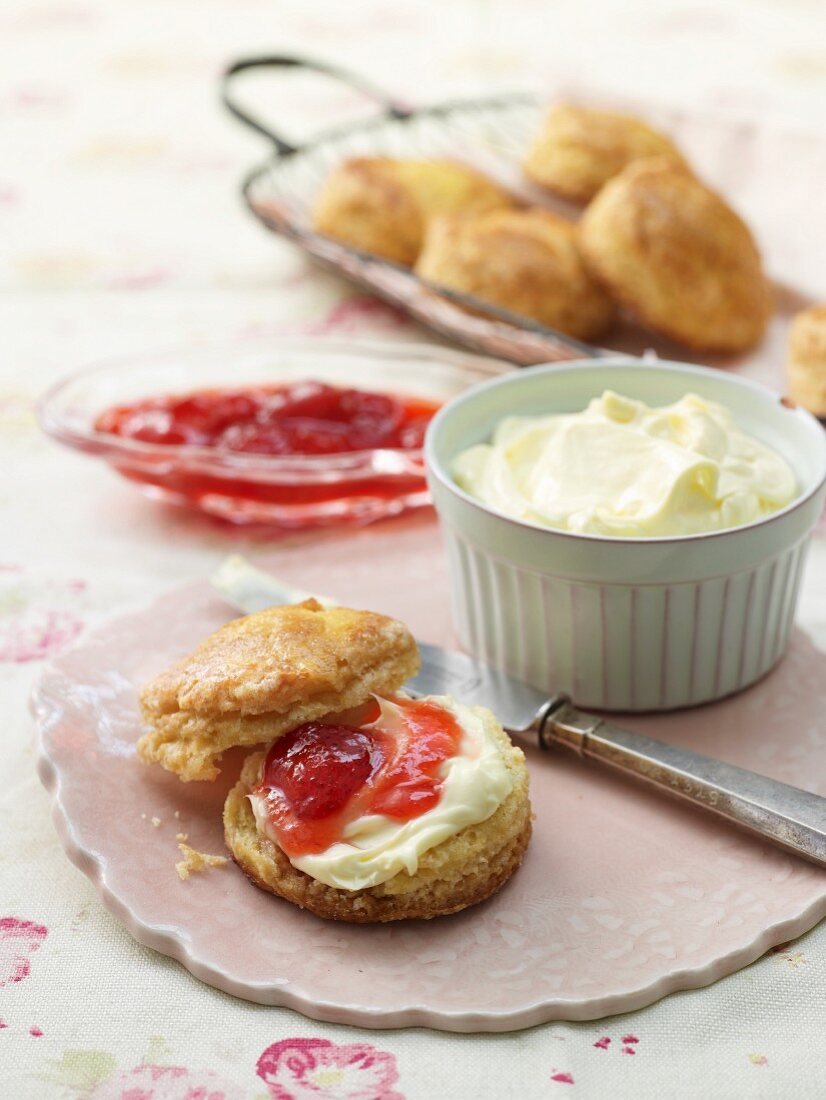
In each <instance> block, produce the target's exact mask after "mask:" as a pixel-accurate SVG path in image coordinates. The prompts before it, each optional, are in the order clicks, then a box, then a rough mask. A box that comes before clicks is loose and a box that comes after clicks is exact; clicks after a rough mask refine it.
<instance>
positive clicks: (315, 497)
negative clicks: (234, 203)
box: [38, 337, 510, 529]
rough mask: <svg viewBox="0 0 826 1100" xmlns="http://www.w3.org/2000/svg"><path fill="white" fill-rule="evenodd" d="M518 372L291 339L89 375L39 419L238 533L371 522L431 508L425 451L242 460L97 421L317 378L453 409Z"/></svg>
mask: <svg viewBox="0 0 826 1100" xmlns="http://www.w3.org/2000/svg"><path fill="white" fill-rule="evenodd" d="M509 369H510V368H509V367H508V365H507V364H504V363H499V362H497V361H496V360H492V359H483V358H481V357H479V356H474V355H469V354H465V353H462V352H456V351H449V350H447V349H442V348H437V347H428V346H426V345H416V344H391V343H384V342H370V343H368V342H359V341H340V340H320V339H311V338H306V339H302V338H286V337H285V338H284V339H279V340H268V341H266V342H254V343H253V342H250V343H244V344H242V345H235V346H233V347H228V348H216V349H209V350H201V349H198V350H192V349H187V350H181V351H177V352H169V353H167V354H164V355H159V356H156V357H153V358H151V359H139V360H120V361H118V362H113V363H109V364H105V365H102V366H99V367H94V368H92V369H89V370H84V371H81V372H80V373H78V374H74V375H72V376H71V377H69V378H67V379H65V380H64V381H62V382H59V383H58V384H57V385H56V386H54V387H53V388H52V389H51V390H49V391H48V392H47V393H46V394H45V396H44V397H43V398H42V400H41V401H40V403H39V406H38V417H39V420H40V425H41V427H42V428H43V430H44V431H45V432H46V433H47V434H48V435H50V436H52V437H53V438H54V439H57V440H58V441H59V442H61V443H64V444H66V445H67V446H70V447H74V448H75V449H76V450H79V451H83V452H85V453H87V454H93V455H97V456H99V457H100V458H102V459H104V461H106V462H108V463H109V465H110V466H112V467H113V468H114V469H115V470H117V471H118V473H119V474H121V475H122V476H123V477H125V478H128V479H129V480H130V481H132V482H134V483H135V484H137V485H138V486H139V488H141V489H142V490H143V492H144V493H146V494H147V495H148V496H150V497H152V498H154V499H156V500H162V501H165V502H167V503H172V504H177V505H181V506H183V507H186V508H191V509H195V510H198V511H201V512H206V513H207V514H209V515H211V516H215V517H218V518H220V519H222V520H226V521H227V522H229V523H232V524H256V525H265V526H271V527H275V528H285V529H302V528H308V527H321V526H331V525H336V524H364V523H370V522H372V521H374V520H377V519H382V518H384V517H386V516H392V515H398V514H400V513H401V512H404V511H408V510H410V509H413V508H421V507H423V506H425V505H429V503H430V496H429V494H428V491H427V488H426V485H425V480H424V463H423V458H422V453H421V450H410V451H399V450H389V449H373V450H363V451H353V452H349V453H346V454H334V455H309V456H292V455H291V456H283V455H261V454H245V453H234V452H227V451H217V450H215V449H212V448H209V447H199V446H192V445H169V444H155V443H145V442H141V441H138V440H134V439H127V438H123V437H121V436H117V435H112V434H109V433H106V432H100V431H96V430H95V427H94V424H95V420H96V418H97V416H98V415H99V414H100V413H101V412H102V411H103V410H104V409H106V408H108V407H110V406H112V405H121V404H126V403H131V402H134V401H139V400H141V399H144V398H148V397H155V396H159V395H164V394H186V393H190V392H192V391H194V390H201V389H229V388H237V387H245V386H255V385H269V386H272V385H280V384H287V383H290V382H297V381H302V380H308V379H313V380H316V381H320V382H328V383H331V384H333V385H338V386H352V387H356V388H360V389H365V390H375V391H383V392H389V393H397V394H402V395H409V396H411V397H422V398H427V399H430V400H433V401H437V402H444V401H447V400H448V399H449V398H451V397H453V396H454V395H455V394H457V393H460V392H461V391H462V390H464V389H466V388H467V387H468V386H471V385H474V384H475V383H477V382H480V381H483V380H484V379H488V378H492V377H494V376H496V375H498V374H501V373H503V372H505V371H507V370H509Z"/></svg>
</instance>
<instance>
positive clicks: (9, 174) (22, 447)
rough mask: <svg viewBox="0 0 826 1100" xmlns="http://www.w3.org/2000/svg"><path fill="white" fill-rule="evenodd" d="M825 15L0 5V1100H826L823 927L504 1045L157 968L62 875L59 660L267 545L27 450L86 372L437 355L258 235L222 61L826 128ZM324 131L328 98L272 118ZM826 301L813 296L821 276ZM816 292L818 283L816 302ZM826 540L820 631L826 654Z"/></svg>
mask: <svg viewBox="0 0 826 1100" xmlns="http://www.w3.org/2000/svg"><path fill="white" fill-rule="evenodd" d="M824 42H826V10H824V9H823V8H822V7H821V6H818V5H816V4H804V3H799V4H795V5H791V4H785V3H781V0H774V2H772V0H750V2H739V3H734V2H732V3H730V4H726V5H722V4H711V3H703V2H696V0H693V2H688V3H674V2H670V0H669V2H657V0H649V2H647V3H645V2H641V0H638V2H636V3H631V4H629V3H628V2H627V0H623V2H620V0H593V2H591V3H588V4H584V3H581V2H579V0H558V2H557V3H555V4H553V5H551V4H548V3H546V2H544V0H519V2H516V0H511V2H506V0H475V2H470V0H438V2H437V0H421V2H418V3H417V2H414V0H381V2H379V0H375V2H370V0H364V2H355V0H354V2H352V3H349V4H340V3H335V2H334V0H329V2H327V3H324V2H322V0H279V2H278V3H277V4H276V3H269V4H268V3H265V2H263V0H201V2H200V3H197V4H196V3H192V2H191V0H165V2H163V3H162V2H161V0H144V2H142V3H140V4H134V3H132V4H130V3H126V2H125V0H108V2H104V0H5V3H4V4H3V5H2V7H0V43H2V45H1V46H0V51H1V55H2V59H3V64H2V65H1V66H0V128H1V129H2V133H3V136H4V138H5V139H6V140H5V141H4V142H3V148H4V150H5V155H4V156H3V158H2V159H0V241H2V248H0V291H2V295H1V296H0V332H2V333H3V341H2V366H0V455H1V456H2V469H3V471H4V477H3V479H2V482H0V684H1V685H2V701H3V718H4V721H3V739H2V746H3V748H2V760H3V767H2V773H0V774H2V776H3V782H2V785H0V826H1V829H0V836H1V837H2V845H0V1096H3V1097H8V1098H9V1100H39V1098H41V1097H55V1098H57V1100H64V1098H65V1100H79V1098H94V1100H115V1098H118V1100H185V1098H187V1100H241V1098H245V1100H266V1098H267V1097H274V1098H275V1097H277V1098H279V1100H290V1098H292V1100H299V1098H301V1100H305V1098H310V1097H313V1098H326V1100H332V1098H352V1100H356V1098H360V1100H401V1098H406V1100H424V1098H431V1097H441V1096H448V1097H479V1098H486V1097H487V1098H491V1100H493V1098H497V1100H498V1098H501V1097H510V1096H513V1097H520V1098H533V1097H546V1096H547V1097H551V1096H554V1095H560V1096H565V1095H575V1094H580V1095H584V1096H594V1097H603V1096H611V1097H626V1096H627V1097H635V1098H644V1097H656V1098H660V1097H687V1098H688V1097H691V1098H693V1097H698V1098H699V1097H709V1096H713V1097H717V1096H719V1097H758V1096H765V1097H773V1098H785V1097H788V1098H794V1100H798V1098H806V1097H812V1098H814V1097H819V1096H823V1095H825V1094H826V1055H825V1054H824V1050H823V1036H824V1033H826V928H823V927H821V928H819V929H816V930H815V931H813V932H811V933H810V934H809V935H808V936H805V937H803V938H802V939H801V940H800V941H798V942H796V943H794V944H789V945H785V946H783V947H781V948H778V949H776V950H775V951H773V952H772V953H771V954H769V955H768V956H766V957H765V958H763V959H761V960H760V961H759V962H757V963H755V964H754V965H753V966H751V967H749V968H748V969H746V970H745V971H743V972H741V973H740V974H737V975H734V976H732V977H730V978H728V979H726V980H724V981H721V982H719V983H718V984H717V985H716V986H714V987H712V988H710V989H706V990H698V991H694V992H690V993H684V994H678V995H675V996H672V997H670V998H668V999H667V1000H665V1001H663V1002H661V1003H660V1004H658V1005H655V1006H652V1007H651V1008H648V1009H646V1010H644V1011H641V1012H637V1013H634V1014H633V1015H630V1016H626V1017H620V1018H614V1019H609V1020H605V1021H601V1022H595V1023H588V1024H570V1025H569V1024H552V1025H547V1026H544V1027H539V1028H535V1029H533V1030H531V1031H526V1032H521V1033H515V1034H508V1035H498V1036H457V1035H446V1034H438V1033H435V1032H429V1031H426V1030H409V1031H403V1032H402V1031H386V1032H373V1033H370V1032H367V1031H363V1030H359V1029H353V1028H347V1027H338V1026H330V1025H325V1024H319V1023H315V1022H313V1021H310V1020H306V1019H303V1018H302V1017H300V1016H297V1015H294V1014H292V1013H290V1012H288V1011H285V1010H280V1009H271V1008H263V1007H260V1006H256V1005H251V1004H246V1003H243V1002H240V1001H237V1000H234V999H232V998H231V997H228V996H225V995H222V994H220V993H217V992H215V991H213V990H212V989H209V988H207V987H206V986H204V985H202V984H200V983H199V982H198V981H197V980H196V979H195V978H193V977H191V976H190V975H189V974H188V973H187V972H186V971H184V970H183V969H182V968H181V967H180V966H179V965H178V964H177V963H175V962H173V961H171V960H169V959H167V958H165V957H163V956H160V955H157V954H155V953H154V952H152V951H150V950H148V949H145V948H143V947H141V946H139V945H138V944H136V943H135V942H133V941H132V939H131V938H130V937H129V935H128V934H127V933H126V932H125V931H124V930H123V929H122V928H121V927H120V925H119V924H118V922H117V921H116V920H115V918H114V917H112V916H111V915H110V914H109V913H108V912H106V910H105V909H104V908H103V906H102V904H101V903H100V901H99V900H98V898H97V896H96V895H95V892H94V890H93V888H92V886H91V885H90V884H89V882H88V881H87V880H86V879H85V878H84V877H83V875H82V874H81V873H80V872H79V871H77V870H76V869H74V868H73V867H72V866H71V865H70V864H69V863H68V861H67V860H66V858H65V856H64V855H63V853H62V851H61V849H60V847H59V844H58V841H57V838H56V835H55V832H54V829H53V827H52V824H51V821H50V819H49V800H48V797H47V795H46V793H45V792H44V791H43V790H42V788H41V786H40V784H39V782H38V781H37V779H36V777H35V773H34V757H35V750H34V738H33V731H32V728H31V723H30V719H29V717H28V714H27V697H28V694H29V691H30V689H31V687H32V684H33V682H34V681H35V679H36V677H37V675H38V672H39V669H40V667H41V665H42V662H43V661H44V660H46V659H48V657H49V656H50V655H51V654H53V653H56V652H58V651H60V650H61V649H63V648H64V647H66V646H68V645H70V644H71V643H72V642H73V640H74V639H76V638H78V637H79V636H80V635H81V634H82V633H83V632H84V631H85V630H88V629H89V628H90V627H91V626H93V625H94V624H95V623H96V622H99V621H101V620H102V619H104V618H105V617H107V616H109V615H111V614H112V613H117V612H118V611H120V610H123V609H126V608H128V607H132V606H136V605H139V604H141V603H144V602H146V601H147V600H149V599H150V598H151V597H153V596H155V595H157V594H158V593H159V592H161V591H163V589H164V588H167V587H169V586H170V585H172V584H175V583H178V582H180V581H182V580H185V579H188V578H191V577H193V576H203V575H205V574H207V573H208V572H209V571H211V569H212V568H213V567H214V565H215V564H216V562H217V561H218V560H219V559H220V558H221V556H222V555H223V554H224V553H226V552H227V551H228V550H230V549H235V550H237V549H239V548H240V549H243V550H244V551H245V552H247V553H249V554H250V555H251V556H252V557H253V558H256V557H258V558H260V559H261V560H265V558H266V549H265V546H263V545H262V544H261V543H255V542H247V540H245V539H244V538H243V537H240V536H231V535H229V534H227V533H226V532H223V531H222V530H221V529H220V528H218V527H215V526H212V525H210V524H208V523H207V522H205V521H201V520H199V519H196V518H193V517H188V516H185V515H183V514H178V513H174V512H171V511H167V510H164V509H161V508H159V507H156V506H153V505H152V504H150V503H149V502H146V501H144V500H143V499H142V498H140V497H139V496H138V495H137V494H136V493H134V492H133V491H132V490H131V489H130V488H129V487H127V486H125V485H124V484H122V483H120V482H118V481H117V480H116V479H115V478H114V477H113V476H112V475H110V474H109V473H107V472H105V471H104V470H103V469H100V468H98V467H97V466H96V465H95V464H94V463H92V462H91V461H89V460H86V459H83V458H81V457H78V456H74V455H71V454H68V453H65V452H63V451H61V450H60V449H59V448H58V447H57V446H55V445H53V444H51V443H49V442H47V441H46V440H45V439H44V438H42V436H41V435H40V434H39V432H38V430H37V427H36V424H35V420H34V411H33V407H34V402H35V400H36V398H37V396H38V395H39V394H40V393H41V392H42V391H43V390H44V388H45V387H46V386H47V385H48V384H50V383H51V382H53V381H54V380H55V379H57V378H59V377H60V376H62V375H63V374H64V373H66V372H67V371H69V370H70V369H72V368H74V367H77V366H80V365H83V364H84V363H86V362H89V361H92V360H94V359H100V358H106V357H111V356H117V355H122V354H126V353H128V354H136V353H141V352H150V351H152V350H155V349H163V348H166V347H169V346H173V345H191V346H193V347H194V346H198V345H206V344H210V343H215V342H220V341H224V342H227V341H243V340H246V339H249V338H251V337H255V336H260V335H264V334H268V333H276V332H301V333H319V334H324V333H334V334H347V333H354V332H358V333H361V334H363V333H371V334H374V335H376V336H378V337H383V336H384V337H386V336H392V337H393V338H394V339H414V338H418V339H420V338H421V333H419V332H418V331H417V330H416V329H414V328H413V327H412V326H409V325H408V324H406V322H405V321H404V320H403V319H401V318H400V317H399V316H397V315H396V314H395V313H393V312H392V311H390V310H388V309H386V308H385V307H383V306H381V305H378V304H376V303H374V302H372V301H370V300H367V299H365V298H364V297H362V296H359V295H357V294H354V293H353V292H352V291H351V290H350V289H348V288H347V287H346V286H344V285H343V284H341V283H340V282H338V281H337V280H335V279H334V278H332V277H330V276H325V275H320V274H319V273H318V272H315V271H311V270H310V269H309V268H307V267H306V266H305V264H304V263H303V261H302V260H301V258H300V257H299V256H298V255H296V254H295V253H294V252H293V251H292V250H291V249H290V248H289V247H288V246H286V245H284V244H282V243H280V242H277V241H275V240H273V239H272V238H270V237H269V236H267V235H266V234H265V233H263V232H262V231H261V230H260V228H259V227H258V226H257V225H256V224H254V223H253V221H252V220H251V219H250V218H249V217H248V216H247V215H246V214H245V213H244V212H243V210H242V208H241V205H240V202H239V200H238V198H237V193H236V184H237V180H238V177H239V175H240V173H241V172H242V170H243V169H244V168H245V167H247V166H248V165H249V163H250V162H251V161H252V160H254V159H255V158H256V157H258V156H259V155H261V153H262V148H261V145H260V143H259V142H258V141H257V140H256V139H255V138H254V137H252V136H250V135H248V134H245V133H243V132H241V131H240V130H239V129H238V127H237V126H236V125H235V124H233V123H232V122H231V121H230V120H229V119H228V118H227V117H225V116H224V115H223V114H222V113H221V111H220V110H219V108H218V105H217V101H216V77H217V74H218V73H219V71H220V69H221V67H222V65H223V64H224V63H225V62H226V61H227V60H228V59H231V58H232V57H235V56H239V55H243V54H254V53H260V52H263V51H266V50H290V49H292V50H296V51H301V52H304V53H308V52H309V53H311V54H314V55H318V56H328V57H335V58H337V59H339V60H341V61H343V62H346V63H347V64H349V65H351V66H353V67H355V68H357V69H362V70H364V71H367V72H369V73H370V74H371V75H372V76H373V77H374V78H375V79H376V80H377V81H379V82H381V81H383V82H384V84H385V85H387V86H390V87H392V88H394V89H395V90H396V91H398V92H399V93H400V94H402V95H404V96H407V97H408V98H409V99H411V100H415V99H421V98H423V89H425V88H426V90H427V96H428V97H431V98H435V97H437V96H441V95H446V94H458V93H467V92H470V91H478V90H485V91H490V90H491V88H494V87H496V88H499V87H501V88H514V87H523V86H526V85H528V86H541V85H542V84H543V82H544V83H547V82H549V81H551V80H553V81H555V82H563V83H564V82H565V81H575V82H577V83H578V84H579V85H580V86H582V84H583V82H584V81H585V82H587V84H588V86H590V87H592V88H593V89H594V90H595V91H598V92H600V91H603V92H604V91H613V92H619V93H622V94H626V95H630V96H637V97H655V98H656V99H657V100H658V101H659V102H662V101H663V100H667V101H669V102H673V103H674V104H681V105H686V106H693V105H702V106H704V107H711V108H714V109H717V110H720V111H729V110H732V111H735V112H740V113H745V114H751V115H752V116H753V115H754V114H755V113H759V114H760V115H761V117H763V118H766V119H772V120H774V121H776V122H781V123H782V122H784V121H787V122H790V123H793V125H795V126H798V127H799V126H817V125H822V121H823V118H824V117H826V112H825V111H824V106H825V105H826V51H825V50H824V45H823V44H824ZM273 101H274V102H275V104H276V105H278V106H279V107H280V108H281V110H282V112H283V113H284V114H289V116H290V124H291V125H292V126H296V125H297V124H299V123H300V124H301V125H303V126H306V127H308V128H311V127H312V126H315V125H319V124H320V123H322V122H324V121H326V120H328V119H329V118H330V117H331V116H332V115H333V114H336V115H339V114H341V113H345V114H346V113H347V112H349V111H353V110H357V109H358V107H357V105H356V104H355V103H354V101H353V99H352V97H351V96H349V95H348V94H346V93H342V92H341V91H340V90H337V89H334V88H332V87H331V86H329V85H311V84H309V83H304V82H301V81H299V82H296V83H294V84H293V85H291V86H290V92H289V95H286V94H284V93H279V94H277V95H276V96H274V97H273ZM824 278H826V276H824ZM824 291H825V293H826V288H824ZM825 581H826V544H825V543H824V539H823V535H822V533H821V534H820V536H819V538H818V540H817V542H816V544H815V547H814V551H813V555H812V560H811V564H810V568H809V572H808V574H807V578H806V583H805V589H804V596H803V612H802V622H803V625H804V627H806V628H807V629H808V630H809V631H810V632H811V633H812V634H813V636H814V637H815V639H816V640H817V641H818V642H819V644H820V645H823V646H824V647H826V583H824V582H825Z"/></svg>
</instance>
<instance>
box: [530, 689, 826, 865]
mask: <svg viewBox="0 0 826 1100" xmlns="http://www.w3.org/2000/svg"><path fill="white" fill-rule="evenodd" d="M542 717H543V719H544V720H542V721H541V722H539V723H537V732H538V734H539V742H540V745H542V747H543V748H547V747H549V745H551V744H559V745H565V746H567V747H568V748H570V749H573V750H574V751H575V752H577V753H579V755H580V756H587V757H591V758H593V759H596V760H601V761H602V762H603V763H605V764H609V765H610V766H611V767H612V768H616V769H617V770H618V771H621V772H625V773H626V774H630V775H634V776H636V777H638V778H639V779H643V780H645V781H646V782H647V783H650V784H652V785H653V786H655V787H659V788H660V789H661V790H664V791H667V792H668V793H669V794H673V795H676V796H677V797H678V798H682V799H684V800H685V801H688V802H692V803H693V804H694V805H695V806H700V807H702V809H704V810H709V811H710V812H711V813H713V814H717V816H718V817H722V818H725V819H726V820H728V821H731V822H734V823H735V824H736V825H740V826H742V827H743V828H746V829H749V830H750V831H751V832H752V833H757V834H758V835H759V836H762V837H765V838H766V839H767V840H770V841H771V842H772V843H773V844H776V845H779V846H780V847H781V848H785V849H786V850H787V851H789V852H794V853H795V855H799V856H803V857H805V858H806V859H809V860H812V861H813V862H814V863H817V864H819V865H820V866H822V867H826V798H822V797H821V796H820V795H816V794H813V793H811V792H810V791H802V790H800V789H799V788H798V787H790V786H788V785H787V784H786V783H780V782H778V781H777V780H775V779H769V778H768V777H767V776H764V775H757V774H756V773H755V772H750V771H747V770H746V769H745V768H737V767H735V766H734V765H733V764H724V763H723V762H722V761H721V760H712V759H711V758H710V757H707V756H701V755H700V754H699V753H695V752H689V751H688V750H687V749H680V748H675V747H674V746H673V745H666V744H664V743H663V742H662V741H655V740H654V739H653V738H651V737H644V736H643V735H642V734H639V733H632V732H631V731H630V730H625V729H622V728H621V727H619V726H615V725H613V724H612V723H610V722H606V721H604V720H603V719H602V718H597V717H596V716H595V715H592V714H583V713H582V711H579V710H577V709H576V707H574V706H573V705H572V704H571V703H569V702H562V703H561V704H560V703H559V702H557V703H556V706H555V707H554V706H551V707H549V708H548V709H546V710H545V712H544V715H543V716H542Z"/></svg>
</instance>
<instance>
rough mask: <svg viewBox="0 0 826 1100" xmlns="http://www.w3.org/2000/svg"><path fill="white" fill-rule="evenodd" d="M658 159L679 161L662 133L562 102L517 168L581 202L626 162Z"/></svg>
mask: <svg viewBox="0 0 826 1100" xmlns="http://www.w3.org/2000/svg"><path fill="white" fill-rule="evenodd" d="M662 154H668V155H670V156H672V157H674V158H679V156H680V154H679V152H678V151H677V149H676V147H675V146H674V144H673V143H672V142H671V141H669V139H668V138H667V137H665V135H664V134H660V133H658V132H657V131H656V130H653V129H652V128H651V127H650V126H648V125H647V124H646V123H644V122H643V121H642V120H641V119H638V118H634V117H633V116H632V115H625V114H617V113H616V112H614V111H597V110H592V109H589V108H586V107H574V106H572V105H570V104H567V103H563V104H560V105H559V106H557V107H554V108H553V109H552V110H551V111H550V112H549V113H548V115H547V116H546V118H545V122H544V124H543V127H542V129H541V131H540V132H539V133H538V134H537V136H536V138H535V140H534V142H533V144H532V145H531V147H530V148H529V150H528V152H527V155H526V156H525V159H524V162H523V169H524V172H525V175H526V176H527V177H528V178H529V179H530V180H532V181H533V182H534V183H536V184H538V185H539V186H540V187H544V188H546V189H547V190H549V191H553V192H555V193H556V194H558V195H561V196H563V198H566V199H570V200H572V201H573V202H580V203H585V202H588V201H589V200H590V199H592V198H593V197H594V195H595V194H596V193H597V191H599V189H600V188H601V187H602V185H603V184H604V183H606V182H607V181H608V180H609V179H611V177H612V176H615V175H616V174H617V173H618V172H621V171H622V169H623V168H625V166H626V165H628V164H630V163H631V162H632V161H635V160H639V159H640V158H641V157H655V156H659V155H662Z"/></svg>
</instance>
